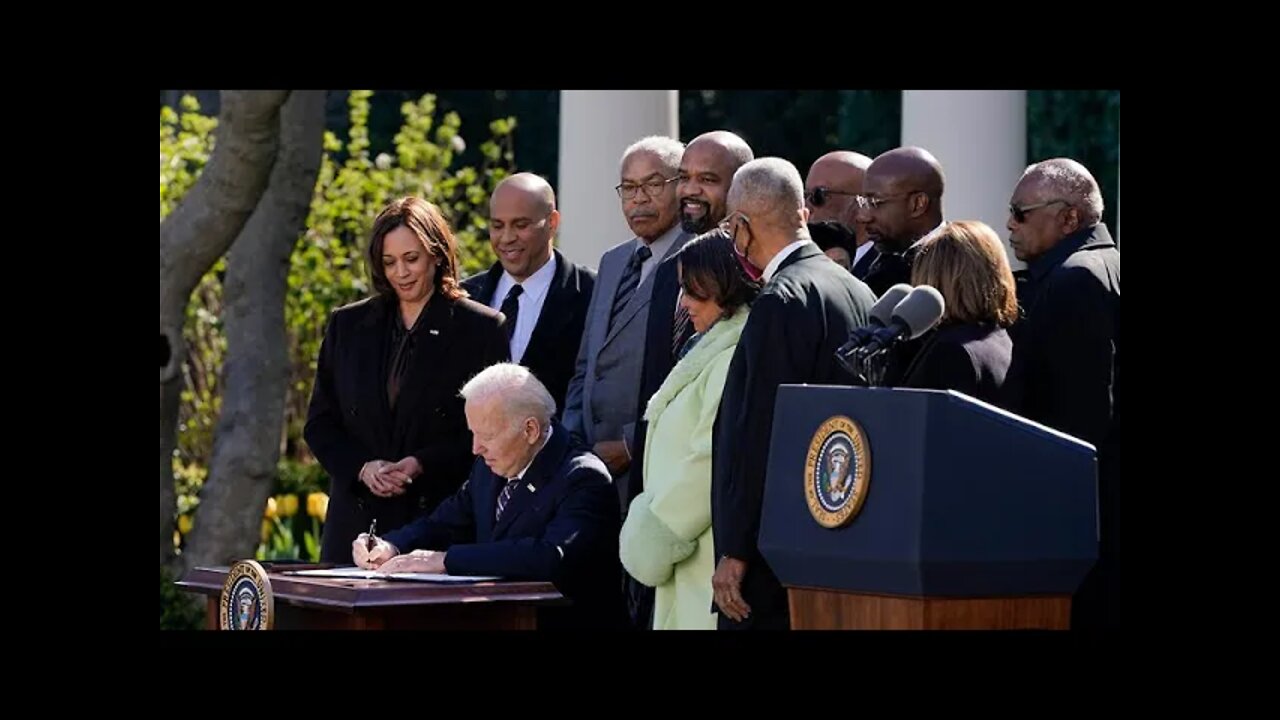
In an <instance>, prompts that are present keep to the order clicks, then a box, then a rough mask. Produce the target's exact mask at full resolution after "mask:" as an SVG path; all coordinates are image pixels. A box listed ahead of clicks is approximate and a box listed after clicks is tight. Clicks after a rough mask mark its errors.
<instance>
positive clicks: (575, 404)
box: [563, 232, 693, 497]
mask: <svg viewBox="0 0 1280 720" xmlns="http://www.w3.org/2000/svg"><path fill="white" fill-rule="evenodd" d="M692 237H693V236H692V235H690V234H688V233H685V232H681V233H680V234H679V235H677V236H676V239H675V241H674V242H672V243H671V247H669V248H668V249H667V252H666V254H664V255H663V257H662V259H666V258H668V257H670V256H671V255H673V254H674V253H676V252H679V250H680V248H682V247H684V244H685V243H686V242H688V241H689V239H690V238H692ZM636 242H637V241H636V240H635V239H634V238H632V239H630V240H627V241H626V242H623V243H619V244H618V245H615V246H613V247H611V248H609V249H608V250H607V251H605V254H604V255H603V256H602V257H601V258H600V268H599V271H598V273H599V274H598V275H597V277H596V286H595V288H594V289H593V290H592V292H591V304H590V305H589V306H588V307H587V323H586V327H585V329H584V330H583V332H582V344H581V345H580V346H579V347H578V361H577V366H576V368H575V370H574V374H573V380H571V381H570V382H569V392H568V394H567V395H566V397H565V409H564V416H563V417H564V426H565V429H567V430H568V431H569V433H570V434H571V435H573V436H575V437H577V438H579V439H580V440H582V441H584V442H586V443H587V445H588V446H591V445H594V444H595V443H597V442H600V441H602V440H619V439H621V440H624V441H625V442H626V443H627V449H628V450H629V451H630V450H633V448H634V447H635V445H634V433H635V419H636V415H635V410H636V394H637V393H638V392H639V390H640V369H641V367H642V366H643V364H644V341H645V332H646V330H647V323H648V319H649V299H650V297H651V296H652V294H653V280H654V277H655V276H656V275H657V267H656V266H655V267H654V269H653V270H651V271H650V272H649V274H648V275H646V276H645V278H644V282H642V283H640V286H639V287H637V288H636V291H635V294H633V295H632V296H631V300H630V302H628V303H627V306H626V307H624V308H623V309H622V311H621V313H620V314H619V316H618V320H617V322H615V323H614V325H613V328H612V329H610V328H609V311H610V309H611V308H612V307H613V298H614V295H616V294H617V291H618V283H619V281H620V280H621V279H622V272H623V270H625V269H626V266H627V260H628V259H630V257H631V253H633V252H635V248H636ZM632 462H638V460H637V459H636V458H635V457H634V453H633V458H632ZM629 475H630V472H624V473H622V474H621V475H618V476H617V477H616V478H615V480H616V481H617V485H618V490H619V492H620V493H625V491H626V486H627V479H628V477H629ZM622 497H626V496H625V494H624V495H622Z"/></svg>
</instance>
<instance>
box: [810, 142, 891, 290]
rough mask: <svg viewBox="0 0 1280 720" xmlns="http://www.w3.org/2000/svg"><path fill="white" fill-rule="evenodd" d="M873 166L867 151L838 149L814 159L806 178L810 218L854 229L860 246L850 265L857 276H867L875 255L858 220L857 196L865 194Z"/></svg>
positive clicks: (864, 228)
mask: <svg viewBox="0 0 1280 720" xmlns="http://www.w3.org/2000/svg"><path fill="white" fill-rule="evenodd" d="M870 166H871V158H869V157H867V156H866V155H862V154H859V153H856V152H852V151H849V150H835V151H832V152H829V153H827V154H826V155H823V156H822V157H820V158H818V159H817V160H815V161H814V162H813V165H811V166H810V167H809V175H808V176H807V177H805V179H804V200H805V207H807V208H809V222H811V223H822V222H827V221H834V222H838V223H841V224H843V225H844V226H845V227H847V228H849V230H851V231H852V232H853V234H854V238H855V239H856V242H855V247H856V248H857V249H856V250H855V252H854V253H853V254H852V256H851V257H850V260H849V265H850V272H852V273H853V275H854V277H857V278H864V277H866V276H867V270H869V269H870V268H871V263H872V262H874V261H875V259H876V251H875V246H874V245H873V244H872V243H871V242H869V241H868V240H867V229H866V227H864V226H863V225H862V224H860V223H859V222H858V221H857V211H858V203H857V198H858V196H859V195H861V194H862V180H863V178H864V177H865V176H866V174H867V168H868V167H870ZM828 254H830V253H828Z"/></svg>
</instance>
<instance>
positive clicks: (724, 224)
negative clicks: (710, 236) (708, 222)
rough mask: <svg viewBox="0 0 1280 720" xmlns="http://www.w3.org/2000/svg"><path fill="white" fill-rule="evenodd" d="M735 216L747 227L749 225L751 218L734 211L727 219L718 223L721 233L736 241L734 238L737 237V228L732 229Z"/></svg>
mask: <svg viewBox="0 0 1280 720" xmlns="http://www.w3.org/2000/svg"><path fill="white" fill-rule="evenodd" d="M735 215H736V216H737V217H740V218H742V222H744V223H746V224H747V225H750V224H751V218H749V217H747V216H746V215H743V214H742V212H741V211H738V210H734V211H733V212H731V213H729V216H728V217H726V218H725V219H723V220H721V221H720V226H719V227H720V230H721V232H723V233H725V234H726V235H728V236H729V239H730V240H734V239H736V237H735V236H736V235H737V228H735V227H733V222H732V221H733V218H734V216H735Z"/></svg>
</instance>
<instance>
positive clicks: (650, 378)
mask: <svg viewBox="0 0 1280 720" xmlns="http://www.w3.org/2000/svg"><path fill="white" fill-rule="evenodd" d="M753 157H754V155H753V154H752V152H751V148H750V146H748V145H747V143H746V141H744V140H743V139H742V138H740V137H738V136H737V135H735V134H733V133H731V132H727V131H724V130H718V131H714V132H709V133H704V134H702V135H699V136H698V137H696V138H694V139H693V140H692V141H691V142H690V143H689V146H688V147H687V148H685V150H684V153H683V154H682V155H681V157H680V172H679V175H678V178H679V180H677V183H676V196H677V198H678V201H679V206H678V207H679V217H680V226H681V229H682V230H683V231H684V233H685V235H684V236H682V238H681V242H680V245H681V246H683V245H684V243H685V242H686V241H687V240H688V239H689V238H691V237H694V236H695V235H700V234H702V233H704V232H707V231H708V230H713V229H715V228H716V226H717V225H718V224H719V222H720V221H721V220H723V219H724V215H725V201H726V198H727V197H728V195H729V181H730V180H731V179H732V178H733V174H734V173H735V172H737V170H738V168H740V167H742V165H743V164H745V163H747V162H749V161H750V160H751V159H752V158H753ZM676 249H677V250H678V249H679V248H676ZM653 282H654V284H653V295H652V297H651V298H650V301H649V318H648V326H647V328H646V330H645V343H644V360H643V366H642V368H641V371H640V392H639V394H638V397H637V398H636V411H635V413H636V417H635V446H634V448H633V449H634V451H635V452H636V453H637V454H636V455H635V456H634V457H636V458H643V457H644V443H645V440H646V438H647V437H648V423H646V422H645V421H644V411H645V407H647V406H648V404H649V398H651V397H653V394H654V393H655V392H657V391H658V388H660V387H662V383H663V382H664V381H665V380H666V379H667V375H668V374H669V373H670V372H671V368H672V367H674V366H675V363H676V353H677V352H678V351H679V349H680V348H681V347H682V346H683V345H684V343H685V342H686V341H688V339H689V336H690V335H692V334H693V324H692V323H690V322H689V313H688V311H686V310H685V309H684V308H683V307H681V306H680V305H679V304H678V300H679V296H680V278H679V275H678V273H677V272H676V262H675V257H674V253H673V254H672V256H671V259H670V260H667V261H664V262H663V263H662V264H661V265H659V266H658V269H657V270H656V271H655V275H654V280H653ZM643 464H644V463H641V462H637V463H635V464H634V465H633V466H632V468H631V476H630V486H629V487H628V489H627V499H626V502H625V504H624V507H630V505H631V500H634V499H635V497H636V496H637V495H639V494H640V493H641V492H642V491H643V490H644V475H643V469H644V468H643V467H642V466H643ZM623 512H624V513H625V512H626V511H625V509H624V511H623ZM628 596H629V604H630V609H631V610H632V614H633V618H634V619H635V621H636V624H637V626H639V627H648V623H649V616H650V615H651V613H652V608H653V588H651V587H646V586H644V585H642V584H640V583H637V582H633V581H631V580H630V579H628Z"/></svg>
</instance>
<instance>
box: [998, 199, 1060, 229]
mask: <svg viewBox="0 0 1280 720" xmlns="http://www.w3.org/2000/svg"><path fill="white" fill-rule="evenodd" d="M1065 202H1067V201H1066V200H1048V201H1045V202H1042V203H1036V204H1034V205H1023V206H1022V207H1018V206H1017V205H1014V204H1013V203H1009V214H1010V215H1012V216H1013V219H1014V220H1017V221H1018V222H1020V223H1024V222H1026V221H1027V213H1029V212H1031V211H1032V210H1039V209H1040V208H1042V207H1048V206H1050V205H1053V204H1054V203H1065Z"/></svg>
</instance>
